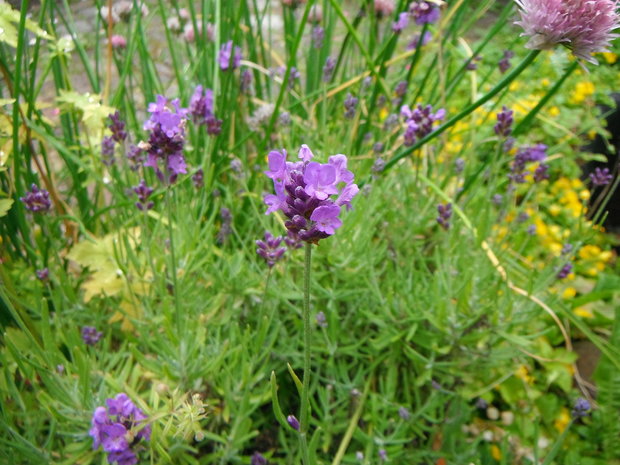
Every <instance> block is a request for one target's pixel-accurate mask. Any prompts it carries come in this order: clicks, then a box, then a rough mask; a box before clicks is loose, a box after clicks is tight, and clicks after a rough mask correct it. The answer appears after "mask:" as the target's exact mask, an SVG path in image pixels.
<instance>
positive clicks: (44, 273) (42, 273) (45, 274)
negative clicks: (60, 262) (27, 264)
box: [35, 268, 50, 282]
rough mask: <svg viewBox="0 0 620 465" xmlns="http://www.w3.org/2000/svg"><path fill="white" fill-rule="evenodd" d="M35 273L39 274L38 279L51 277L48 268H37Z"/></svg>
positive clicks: (42, 279) (43, 279)
mask: <svg viewBox="0 0 620 465" xmlns="http://www.w3.org/2000/svg"><path fill="white" fill-rule="evenodd" d="M35 274H36V275H37V279H38V280H39V281H43V282H45V281H47V280H48V279H49V278H50V270H49V269H47V268H42V269H40V270H36V271H35Z"/></svg>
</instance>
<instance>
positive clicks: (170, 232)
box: [164, 186, 183, 341]
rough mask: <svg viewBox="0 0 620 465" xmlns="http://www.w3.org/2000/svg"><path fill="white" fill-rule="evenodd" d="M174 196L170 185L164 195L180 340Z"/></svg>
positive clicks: (180, 326) (179, 336) (181, 324)
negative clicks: (172, 200)
mask: <svg viewBox="0 0 620 465" xmlns="http://www.w3.org/2000/svg"><path fill="white" fill-rule="evenodd" d="M171 196H172V187H170V186H169V187H168V189H167V190H166V195H165V196H164V197H165V198H166V210H168V222H167V223H168V239H169V240H170V261H171V262H172V263H171V266H170V273H171V274H172V287H173V292H172V294H173V297H174V308H175V320H176V321H175V322H176V326H177V337H178V338H179V341H180V340H181V338H182V334H183V321H182V318H181V317H182V315H181V305H180V302H179V284H178V281H177V269H176V266H177V261H176V256H175V251H174V234H173V228H172V203H171V201H170V197H171Z"/></svg>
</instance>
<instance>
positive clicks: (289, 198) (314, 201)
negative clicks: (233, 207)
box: [265, 145, 359, 243]
mask: <svg viewBox="0 0 620 465" xmlns="http://www.w3.org/2000/svg"><path fill="white" fill-rule="evenodd" d="M286 156H287V154H286V151H285V150H282V151H275V150H274V151H271V152H270V153H269V156H268V161H269V170H268V171H266V172H265V174H266V175H267V177H269V178H271V179H273V183H274V189H275V194H269V195H266V196H265V203H266V204H267V206H268V209H267V212H266V214H269V213H272V212H274V211H276V210H282V212H283V213H284V215H285V216H286V217H287V218H288V220H287V221H286V222H285V223H284V225H285V226H286V228H287V229H288V230H289V231H292V232H293V233H296V234H298V235H299V238H300V239H301V240H303V241H305V242H311V243H317V242H318V241H319V240H320V239H324V238H326V237H328V236H331V235H333V234H334V233H335V231H336V229H338V228H339V227H340V226H341V225H342V221H341V220H340V218H339V215H340V213H341V207H342V206H343V205H344V206H346V207H347V208H350V207H351V200H352V199H353V197H354V196H355V195H356V194H357V193H358V191H359V188H358V187H357V185H356V184H354V183H353V173H351V171H349V170H348V169H347V157H346V156H344V155H334V156H331V157H329V161H328V163H326V164H321V163H317V162H313V161H311V160H312V158H313V154H312V151H311V150H310V148H309V147H308V146H307V145H302V147H301V149H300V151H299V158H300V160H301V161H299V162H288V161H286ZM332 196H337V197H335V198H332Z"/></svg>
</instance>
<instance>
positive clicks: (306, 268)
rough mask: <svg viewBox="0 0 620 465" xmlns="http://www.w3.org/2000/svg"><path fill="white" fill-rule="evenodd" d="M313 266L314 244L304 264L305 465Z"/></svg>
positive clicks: (305, 457) (305, 455) (301, 430)
mask: <svg viewBox="0 0 620 465" xmlns="http://www.w3.org/2000/svg"><path fill="white" fill-rule="evenodd" d="M311 265H312V244H311V243H310V242H307V243H306V259H305V263H304V306H303V320H304V379H303V383H302V389H301V413H300V418H301V421H300V426H299V440H300V442H301V458H302V461H303V464H304V465H309V464H310V456H309V454H308V439H307V435H308V426H309V425H308V422H309V418H310V415H309V413H310V396H309V392H308V391H309V390H310V268H311Z"/></svg>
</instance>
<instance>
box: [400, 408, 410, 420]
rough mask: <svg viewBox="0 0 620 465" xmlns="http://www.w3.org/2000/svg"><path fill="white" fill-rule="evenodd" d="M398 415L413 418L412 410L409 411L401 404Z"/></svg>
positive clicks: (406, 418)
mask: <svg viewBox="0 0 620 465" xmlns="http://www.w3.org/2000/svg"><path fill="white" fill-rule="evenodd" d="M398 416H399V417H400V418H402V419H403V420H405V421H407V420H409V419H410V418H411V412H409V410H408V409H407V408H406V407H402V406H401V407H399V408H398Z"/></svg>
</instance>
